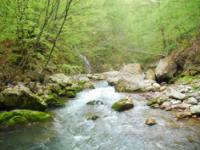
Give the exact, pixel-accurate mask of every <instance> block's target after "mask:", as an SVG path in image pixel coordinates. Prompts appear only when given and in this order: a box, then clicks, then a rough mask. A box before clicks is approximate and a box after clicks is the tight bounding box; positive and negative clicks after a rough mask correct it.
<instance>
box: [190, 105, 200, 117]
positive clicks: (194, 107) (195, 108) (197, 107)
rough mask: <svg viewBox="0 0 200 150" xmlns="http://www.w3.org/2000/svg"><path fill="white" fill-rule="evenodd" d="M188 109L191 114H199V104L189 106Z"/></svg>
mask: <svg viewBox="0 0 200 150" xmlns="http://www.w3.org/2000/svg"><path fill="white" fill-rule="evenodd" d="M190 111H191V113H192V114H197V115H200V105H196V106H191V107H190Z"/></svg>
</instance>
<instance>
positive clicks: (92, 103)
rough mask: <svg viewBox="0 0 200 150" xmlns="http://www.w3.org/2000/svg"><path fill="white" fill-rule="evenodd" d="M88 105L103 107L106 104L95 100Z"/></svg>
mask: <svg viewBox="0 0 200 150" xmlns="http://www.w3.org/2000/svg"><path fill="white" fill-rule="evenodd" d="M86 104H87V105H103V104H104V103H103V102H102V101H100V100H93V101H89V102H87V103H86Z"/></svg>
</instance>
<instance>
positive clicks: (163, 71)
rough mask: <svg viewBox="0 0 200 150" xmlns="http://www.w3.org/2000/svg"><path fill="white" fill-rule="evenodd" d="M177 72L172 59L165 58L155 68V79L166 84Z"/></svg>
mask: <svg viewBox="0 0 200 150" xmlns="http://www.w3.org/2000/svg"><path fill="white" fill-rule="evenodd" d="M176 71H177V65H176V63H175V62H174V60H173V58H171V57H166V58H164V59H161V60H160V61H159V63H158V65H157V67H156V70H155V74H156V79H157V80H158V81H159V82H163V81H166V82H168V81H169V80H170V79H171V78H173V77H174V75H175V73H176Z"/></svg>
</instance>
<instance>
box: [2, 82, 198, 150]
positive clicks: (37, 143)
mask: <svg viewBox="0 0 200 150" xmlns="http://www.w3.org/2000/svg"><path fill="white" fill-rule="evenodd" d="M129 95H130V96H132V97H133V99H134V103H135V107H134V109H131V110H129V111H125V112H121V113H118V112H115V111H113V110H112V109H111V105H112V104H113V102H115V101H117V100H119V99H120V98H122V97H124V96H127V94H121V93H116V92H115V90H114V88H113V87H111V86H108V84H107V83H106V82H98V83H96V88H95V89H91V90H84V91H82V92H80V93H79V94H78V95H77V97H76V98H74V99H72V100H70V101H68V102H66V106H65V107H63V108H60V109H56V110H53V113H54V115H55V116H54V120H53V121H49V122H45V123H40V124H35V125H33V126H29V127H24V128H20V129H15V130H13V131H10V132H3V133H0V150H199V149H200V122H193V121H188V122H181V121H176V119H175V118H174V116H173V115H172V114H171V113H170V112H165V111H162V110H158V109H150V108H149V107H148V106H146V105H145V103H146V102H145V100H144V98H143V97H141V96H139V95H138V94H129ZM90 100H101V101H103V103H104V105H98V106H88V105H86V103H87V102H88V101H90ZM87 112H95V113H96V114H98V115H99V116H100V119H98V120H96V121H88V120H86V119H85V117H84V115H85V113H87ZM148 117H155V118H156V120H157V122H158V124H157V125H155V126H147V125H145V124H144V122H145V119H146V118H148Z"/></svg>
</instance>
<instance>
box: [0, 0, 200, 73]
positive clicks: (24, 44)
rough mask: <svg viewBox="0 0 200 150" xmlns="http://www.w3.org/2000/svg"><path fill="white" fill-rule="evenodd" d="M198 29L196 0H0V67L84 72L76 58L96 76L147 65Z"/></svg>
mask: <svg viewBox="0 0 200 150" xmlns="http://www.w3.org/2000/svg"><path fill="white" fill-rule="evenodd" d="M199 29H200V1H199V0H190V1H188V0H1V2H0V30H1V34H0V42H1V44H0V63H1V69H4V70H5V68H7V69H8V68H9V66H12V67H13V65H15V66H16V68H18V67H19V68H23V70H30V69H31V70H37V71H38V72H40V71H44V70H45V71H48V72H54V71H60V72H65V73H69V74H71V73H77V72H84V65H83V61H82V60H81V58H80V55H84V56H86V57H87V58H88V60H89V61H90V63H91V65H92V69H93V71H98V72H102V71H105V70H109V69H112V68H118V67H119V66H120V65H122V64H123V63H130V62H140V63H149V62H152V61H154V60H156V59H158V58H160V57H162V56H166V55H167V54H169V53H170V52H171V51H173V50H176V49H178V48H184V47H186V46H187V44H188V41H189V39H190V40H191V39H192V38H194V37H195V36H196V35H198V34H199V32H200V31H199ZM2 58H3V60H2ZM5 58H6V59H5ZM8 72H9V71H8Z"/></svg>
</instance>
